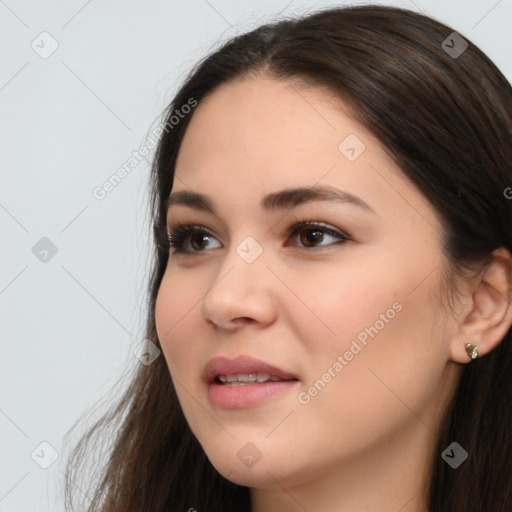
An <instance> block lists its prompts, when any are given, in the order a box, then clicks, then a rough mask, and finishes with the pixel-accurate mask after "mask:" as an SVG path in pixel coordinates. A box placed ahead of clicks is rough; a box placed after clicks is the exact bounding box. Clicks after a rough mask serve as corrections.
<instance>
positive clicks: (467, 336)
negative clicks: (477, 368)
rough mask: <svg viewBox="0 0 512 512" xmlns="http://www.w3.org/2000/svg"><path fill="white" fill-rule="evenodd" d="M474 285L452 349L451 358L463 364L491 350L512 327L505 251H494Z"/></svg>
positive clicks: (509, 262)
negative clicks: (468, 305)
mask: <svg viewBox="0 0 512 512" xmlns="http://www.w3.org/2000/svg"><path fill="white" fill-rule="evenodd" d="M475 285H476V287H475V288H473V290H474V291H473V292H472V295H471V296H470V297H468V299H469V302H470V304H471V305H472V308H471V310H470V311H469V313H468V314H467V315H465V318H463V319H462V321H463V323H462V324H460V326H459V335H458V336H457V337H456V338H454V339H453V343H454V345H453V346H452V347H451V352H452V353H451V356H452V359H453V360H454V361H456V362H459V363H463V364H465V363H468V362H471V361H472V360H473V359H476V358H477V357H481V356H483V355H486V354H488V353H490V352H491V351H492V350H494V349H495V348H496V347H497V346H498V345H499V344H500V342H501V341H502V340H503V338H504V337H505V335H506V334H507V332H508V330H509V329H510V326H511V325H512V306H511V302H512V300H511V299H512V255H511V254H510V252H509V251H508V250H507V249H505V248H504V247H500V248H499V249H496V250H495V251H493V253H492V259H491V261H490V263H489V266H488V267H487V269H486V270H485V272H484V273H483V275H482V274H481V275H479V276H478V277H476V278H475Z"/></svg>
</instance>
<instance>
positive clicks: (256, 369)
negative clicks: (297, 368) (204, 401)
mask: <svg viewBox="0 0 512 512" xmlns="http://www.w3.org/2000/svg"><path fill="white" fill-rule="evenodd" d="M244 373H267V374H268V375H270V376H271V377H272V376H274V377H279V378H281V379H283V380H290V379H297V376H296V375H293V374H292V373H289V372H287V371H285V370H281V368H278V367H277V366H274V365H272V364H269V363H265V362H264V361H260V360H259V359H255V358H254V357H251V356H237V357H235V358H233V359H231V358H229V357H225V356H218V357H214V358H213V359H210V360H209V361H208V363H206V366H205V367H204V378H205V380H206V382H207V383H208V384H211V383H212V382H213V381H214V380H215V377H217V375H239V374H244ZM297 380H298V379H297Z"/></svg>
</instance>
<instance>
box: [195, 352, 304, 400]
mask: <svg viewBox="0 0 512 512" xmlns="http://www.w3.org/2000/svg"><path fill="white" fill-rule="evenodd" d="M204 380H205V382H206V384H207V386H208V399H209V400H210V403H211V404H212V405H214V406H216V407H219V408H222V409H240V408H244V407H251V406H254V405H257V404H260V403H262V402H264V401H266V400H267V399H269V398H271V397H275V396H277V395H282V394H284V393H286V392H288V391H290V390H291V389H292V388H293V387H295V386H296V385H298V382H299V379H298V378H297V376H295V375H293V374H291V373H290V372H288V371H285V370H282V369H281V368H278V367H277V366H274V365H271V364H269V363H265V362H263V361H260V360H257V359H254V358H252V357H249V356H239V357H236V358H234V359H229V358H227V357H216V358H213V359H211V360H210V361H209V362H208V364H207V365H206V366H205V372H204Z"/></svg>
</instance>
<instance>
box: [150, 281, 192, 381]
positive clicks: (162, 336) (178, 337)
mask: <svg viewBox="0 0 512 512" xmlns="http://www.w3.org/2000/svg"><path fill="white" fill-rule="evenodd" d="M171 283H172V284H171ZM184 284H185V283H184ZM194 290H196V291H194ZM201 295H202V294H201V293H200V291H198V288H197V287H195V286H191V283H190V281H187V283H186V285H181V283H180V282H179V280H176V279H172V280H171V279H170V278H168V277H166V276H164V279H163V280H162V283H161V285H160V289H159V291H158V296H157V299H156V303H155V323H156V330H157V334H158V339H159V340H160V344H161V346H162V351H163V354H164V357H165V359H166V360H167V364H168V366H169V370H170V372H171V373H172V374H173V375H180V374H185V369H186V368H195V367H197V356H196V354H195V350H197V349H198V347H197V345H198V344H197V343H192V342H191V341H192V340H191V339H190V338H191V333H192V332H193V330H194V326H197V324H198V319H197V315H198V308H199V304H198V301H199V299H200V297H201Z"/></svg>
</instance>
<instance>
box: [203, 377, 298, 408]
mask: <svg viewBox="0 0 512 512" xmlns="http://www.w3.org/2000/svg"><path fill="white" fill-rule="evenodd" d="M298 382H299V381H297V380H285V381H277V382H275V381H267V382H263V383H261V384H245V385H241V386H229V385H226V384H219V383H218V382H212V383H211V384H210V385H209V387H208V398H209V400H210V402H211V403H212V404H213V405H215V406H217V407H221V408H222V409H242V408H243V407H250V406H252V405H256V404H259V403H261V402H264V401H265V400H266V399H267V398H270V397H272V396H276V395H281V394H283V393H286V392H287V391H290V390H291V389H292V388H293V387H294V386H295V385H296V384H298Z"/></svg>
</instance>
